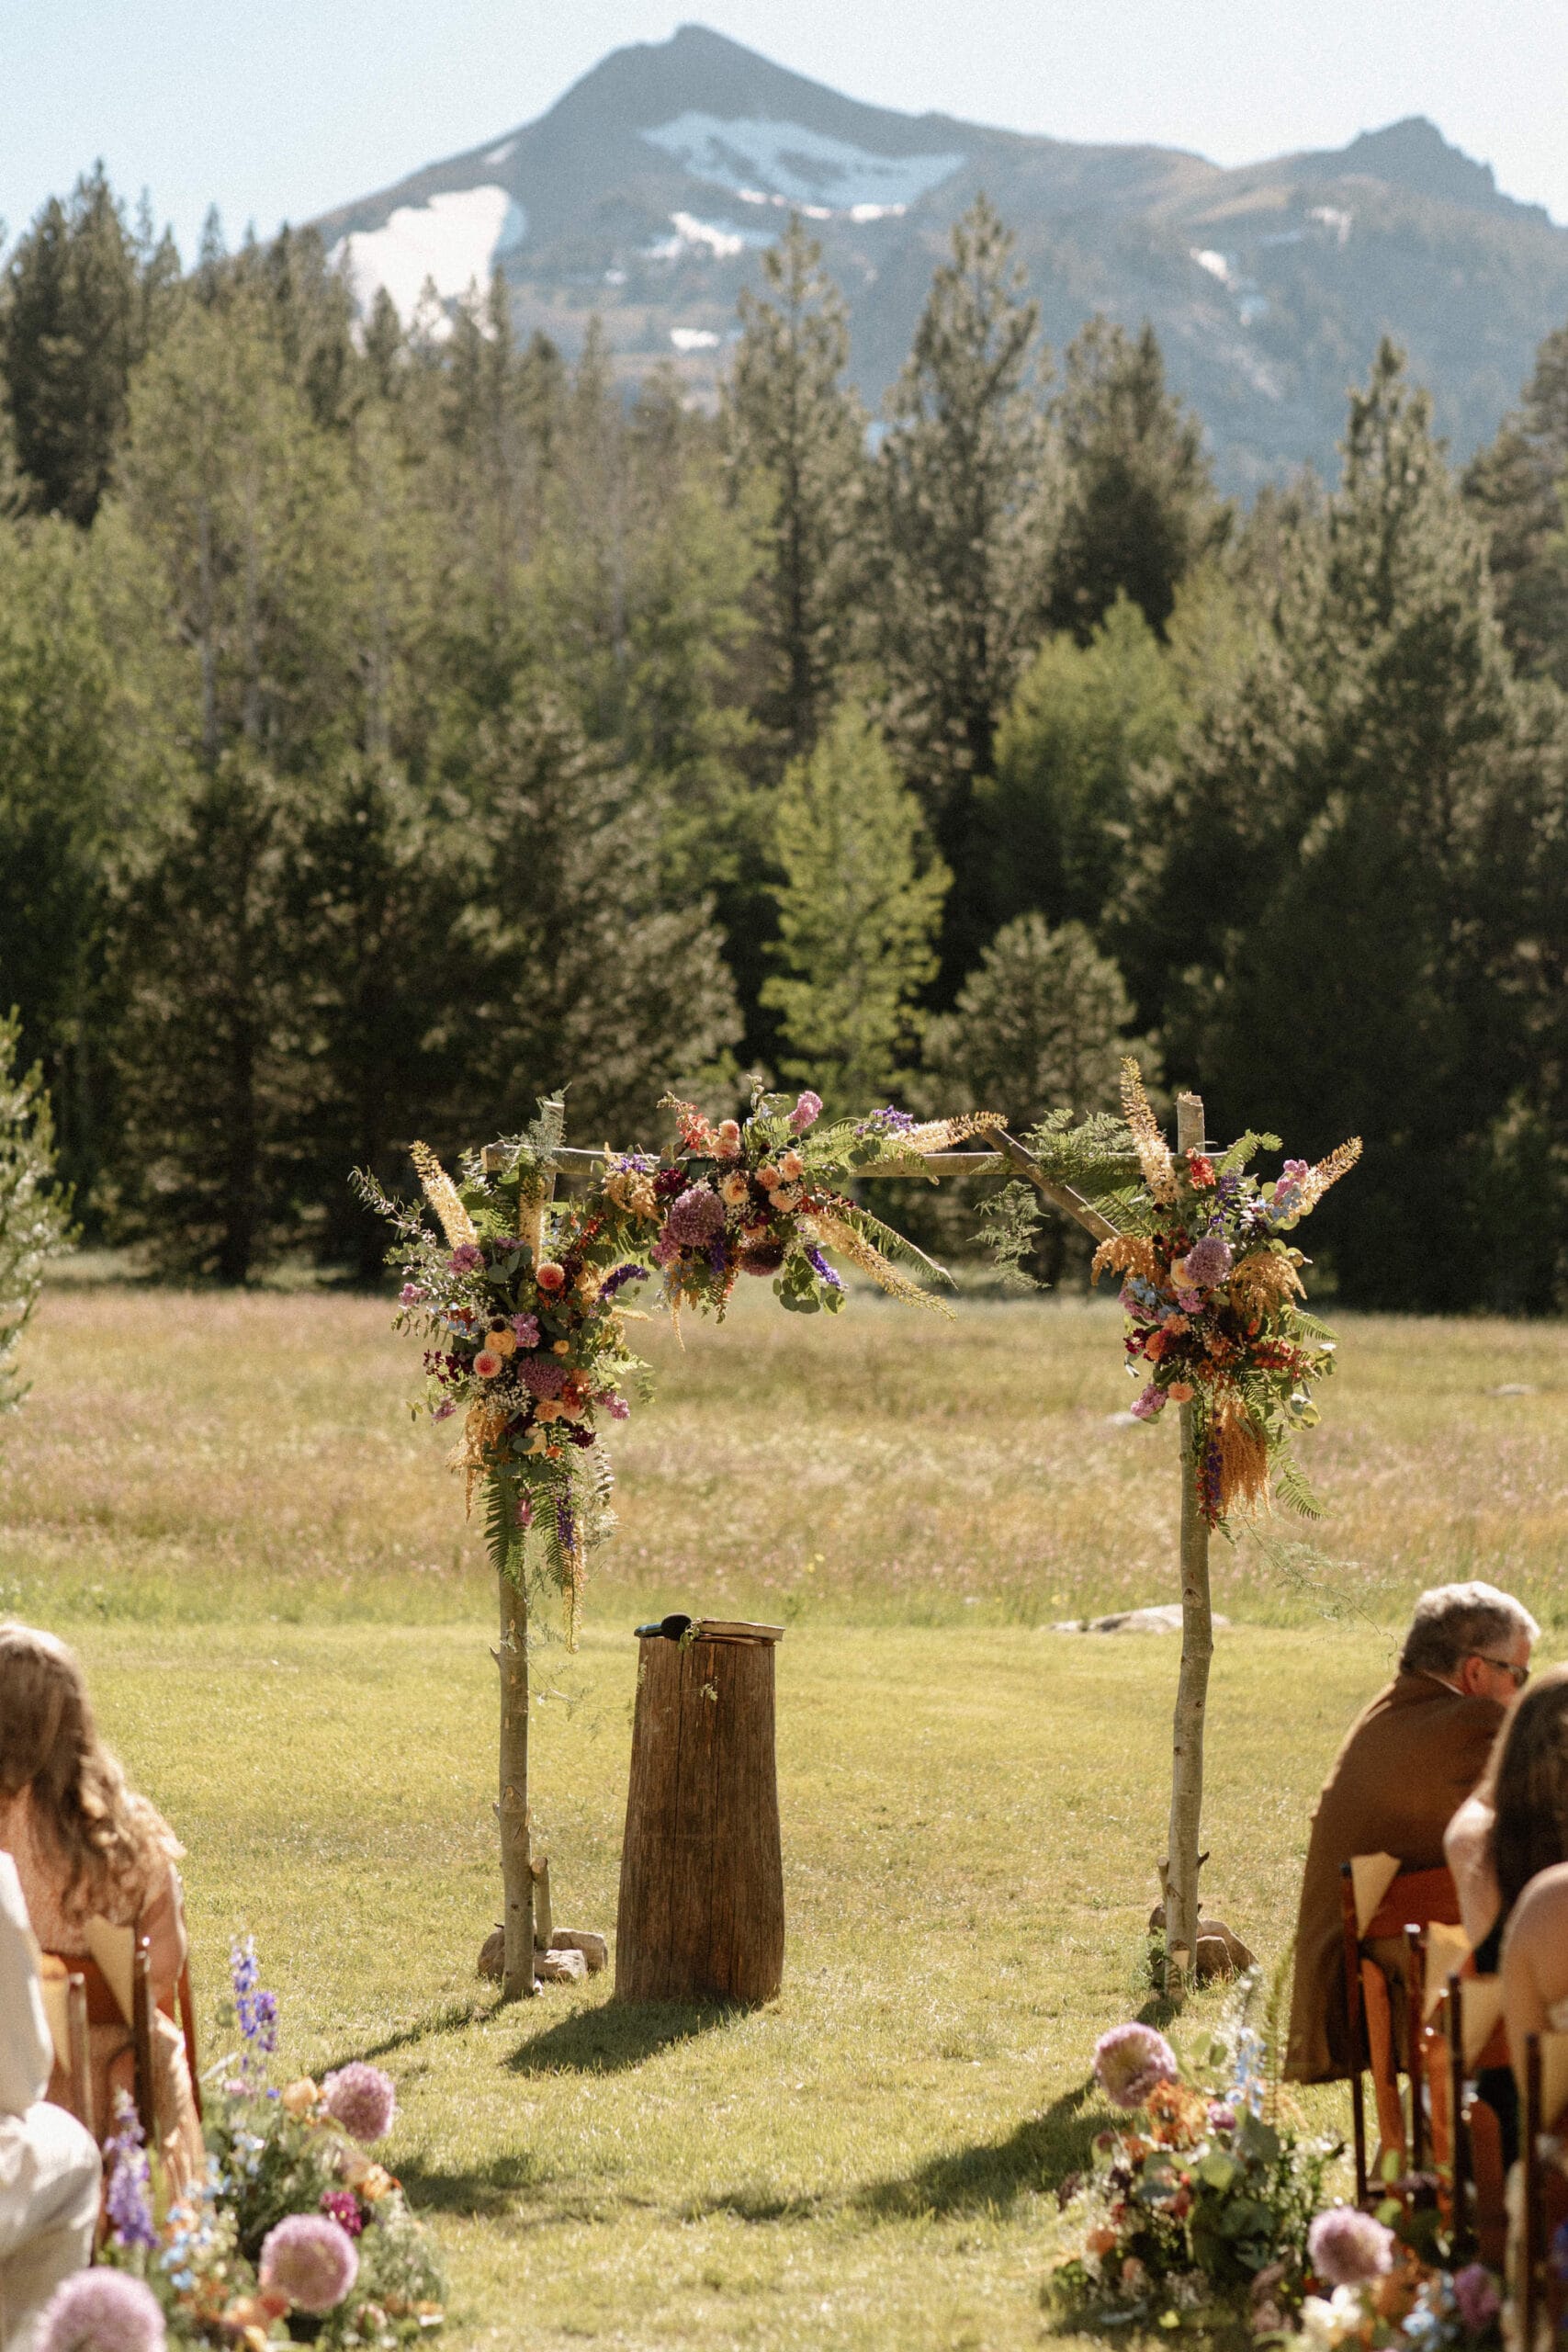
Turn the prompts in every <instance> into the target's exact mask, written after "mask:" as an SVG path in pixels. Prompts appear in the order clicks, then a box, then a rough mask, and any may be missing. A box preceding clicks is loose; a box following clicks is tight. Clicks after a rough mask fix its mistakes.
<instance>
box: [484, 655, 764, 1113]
mask: <svg viewBox="0 0 1568 2352" xmlns="http://www.w3.org/2000/svg"><path fill="white" fill-rule="evenodd" d="M453 788H454V789H456V790H458V791H460V795H461V800H462V804H463V809H462V822H461V826H460V828H459V833H460V839H461V841H462V842H463V844H464V845H465V853H466V858H467V870H466V872H465V874H464V876H463V881H462V891H463V901H464V903H463V907H462V910H461V912H460V914H459V915H458V917H457V923H456V926H455V945H456V947H457V951H458V953H459V955H460V957H461V959H462V966H463V969H462V975H461V977H460V978H459V980H458V983H457V999H456V1013H455V1019H454V1021H453V1025H452V1026H451V1028H449V1029H448V1031H447V1049H448V1052H449V1053H450V1054H451V1056H452V1072H451V1090H452V1091H451V1092H450V1094H449V1097H448V1106H447V1114H446V1123H445V1128H446V1135H448V1136H451V1137H452V1138H453V1139H454V1140H456V1139H457V1136H468V1135H470V1134H471V1133H472V1132H473V1128H474V1125H475V1122H476V1120H478V1121H479V1123H480V1124H481V1125H485V1126H487V1127H489V1128H491V1129H493V1130H494V1132H496V1133H498V1134H504V1133H515V1132H518V1131H519V1130H520V1129H521V1128H522V1127H523V1126H524V1125H525V1124H526V1123H527V1121H528V1119H529V1118H530V1117H531V1116H532V1115H533V1113H534V1111H535V1108H536V1103H537V1099H538V1097H539V1096H540V1095H542V1094H547V1093H550V1092H553V1091H554V1090H555V1089H556V1088H557V1087H558V1086H560V1085H563V1084H565V1083H568V1082H570V1084H571V1088H572V1091H571V1095H570V1103H571V1106H572V1108H571V1116H572V1121H573V1124H574V1125H577V1126H578V1127H579V1129H580V1131H581V1132H585V1133H587V1134H590V1135H593V1136H603V1137H608V1138H609V1140H611V1141H612V1142H630V1141H631V1140H632V1139H633V1138H635V1137H637V1136H644V1137H646V1136H650V1135H651V1134H653V1133H654V1131H655V1127H656V1117H655V1110H656V1105H657V1103H658V1100H659V1097H660V1094H662V1093H663V1092H664V1091H666V1090H667V1089H668V1088H669V1087H671V1086H680V1087H684V1088H686V1089H687V1090H688V1091H690V1090H701V1091H711V1089H712V1088H714V1087H715V1086H718V1087H719V1088H720V1089H721V1090H722V1089H724V1088H726V1087H728V1086H729V1085H731V1084H732V1083H733V1066H732V1064H731V1063H730V1060H729V1048H730V1047H731V1046H733V1044H734V1043H735V1040H736V1038H737V1037H738V1036H739V1015H738V1012H737V1010H736V1004H735V996H734V990H733V988H732V986H731V984H730V979H729V975H728V971H727V970H726V968H725V965H724V958H723V955H722V944H721V941H720V938H719V935H718V933H717V932H716V929H715V927H714V924H713V922H712V920H711V913H710V910H709V908H708V906H707V904H706V903H705V901H704V900H703V899H692V898H686V899H681V898H678V897H674V896H672V895H671V892H670V891H669V889H668V888H667V886H666V880H665V876H664V874H663V871H662V845H661V840H660V831H661V827H660V809H659V807H658V802H657V798H656V797H654V796H652V795H650V794H649V791H648V789H647V787H646V786H645V785H644V784H643V782H642V780H641V779H640V778H638V777H637V776H636V775H633V774H632V773H630V772H629V771H627V770H626V768H624V767H622V766H621V765H619V764H618V763H617V762H616V761H615V758H614V755H613V754H612V753H611V752H608V751H607V750H605V749H604V748H603V747H600V746H596V745H594V744H592V743H591V742H589V741H586V740H585V738H584V736H583V733H582V731H581V729H580V728H579V727H578V726H577V724H576V723H575V721H574V720H573V718H571V716H570V713H569V712H568V711H567V710H566V709H564V708H563V707H562V706H561V705H560V703H559V702H558V700H556V699H555V698H554V697H552V696H550V695H548V694H547V693H541V692H540V691H539V689H538V688H537V686H536V684H533V683H532V682H530V684H529V685H528V686H527V687H526V688H525V689H523V690H521V691H520V692H519V695H518V697H517V699H516V701H515V703H514V704H513V706H512V707H510V708H509V709H507V710H506V711H504V712H502V713H500V714H498V715H497V716H496V717H495V718H491V719H490V720H488V721H487V722H485V724H484V725H483V727H482V728H481V729H480V730H479V738H478V741H477V744H476V746H475V750H474V755H473V759H472V763H471V767H470V769H469V772H468V775H467V777H466V778H465V779H463V780H462V782H461V783H460V784H458V783H457V781H456V780H455V782H454V786H453Z"/></svg>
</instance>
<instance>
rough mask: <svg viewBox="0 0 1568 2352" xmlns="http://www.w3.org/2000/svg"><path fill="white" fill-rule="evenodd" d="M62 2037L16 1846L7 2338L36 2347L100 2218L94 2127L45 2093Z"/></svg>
mask: <svg viewBox="0 0 1568 2352" xmlns="http://www.w3.org/2000/svg"><path fill="white" fill-rule="evenodd" d="M53 2064H54V2044H53V2042H52V2041H51V2039H50V2031H49V2023H48V2020H47V2018H45V2016H44V2008H43V1993H42V1989H41V1987H40V1985H39V1968H38V1947H37V1945H36V1944H35V1943H34V1941H33V1936H32V1929H31V1928H30V1927H29V1926H28V1906H27V1905H26V1904H25V1903H24V1902H23V1900H22V1890H21V1885H20V1883H19V1882H18V1880H17V1866H16V1864H15V1863H14V1862H13V1861H12V1860H11V1857H10V1856H9V1854H0V2345H3V2346H5V2352H32V2346H33V2344H34V2342H35V2341H36V2338H37V2332H38V2323H39V2319H40V2318H41V2316H42V2314H43V2310H44V2306H45V2305H46V2304H47V2302H48V2301H49V2299H50V2297H51V2295H52V2294H53V2292H54V2290H55V2289H56V2288H57V2287H58V2286H60V2285H61V2284H62V2281H63V2280H65V2279H67V2278H70V2277H71V2276H72V2274H73V2272H75V2271H77V2270H82V2269H85V2267H86V2262H87V2257H88V2256H89V2254H90V2253H91V2252H92V2246H93V2231H94V2229H95V2227H96V2223H97V2219H98V2184H99V2165H98V2152H97V2149H96V2147H95V2145H94V2144H93V2139H92V2135H91V2133H90V2132H87V2131H84V2130H83V2129H82V2126H81V2125H80V2124H79V2123H78V2122H77V2120H76V2118H75V2117H74V2116H73V2115H68V2114H67V2113H66V2111H65V2109H63V2108H62V2107H51V2106H49V2105H47V2104H46V2102H45V2100H44V2096H43V2094H44V2091H45V2089H46V2088H47V2086H48V2083H49V2076H50V2069H51V2066H52V2065H53Z"/></svg>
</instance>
